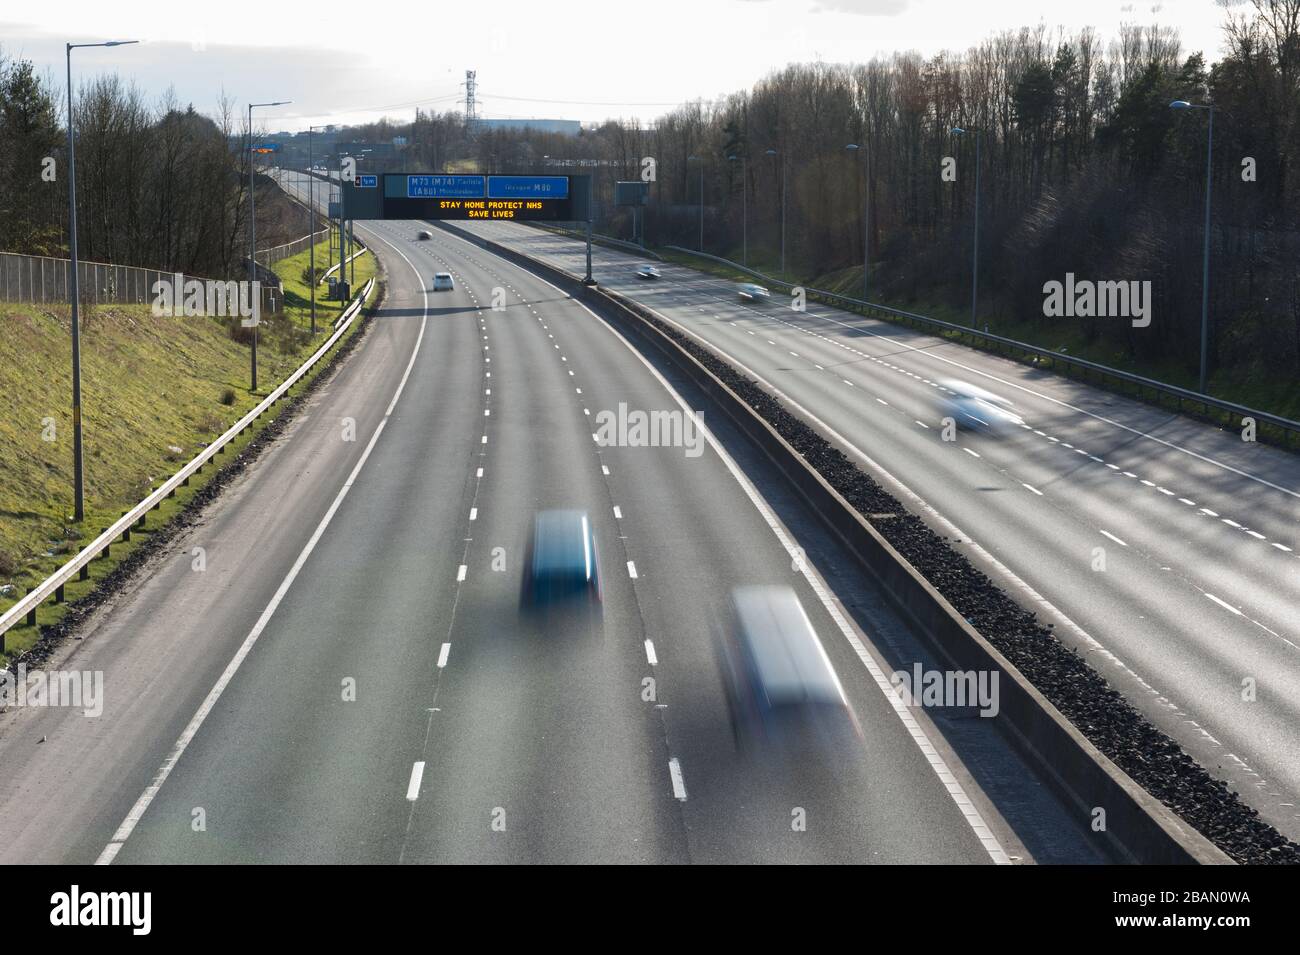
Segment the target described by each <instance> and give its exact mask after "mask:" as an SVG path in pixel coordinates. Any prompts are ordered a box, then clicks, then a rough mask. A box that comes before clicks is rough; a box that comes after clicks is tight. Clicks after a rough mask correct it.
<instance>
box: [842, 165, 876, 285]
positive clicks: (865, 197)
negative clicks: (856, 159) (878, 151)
mask: <svg viewBox="0 0 1300 955" xmlns="http://www.w3.org/2000/svg"><path fill="white" fill-rule="evenodd" d="M844 148H845V149H847V150H849V151H850V152H854V153H856V152H857V151H858V150H862V155H863V157H865V159H866V165H865V168H864V169H863V172H862V180H863V185H862V301H864V302H867V301H870V298H869V297H868V295H867V290H868V282H867V273H868V272H869V271H870V268H871V176H870V165H869V164H870V162H871V154H870V153H869V152H868V151H867V150H866V149H865V148H864V147H862V146H859V145H858V144H857V143H849V144H848V145H846V146H845V147H844Z"/></svg>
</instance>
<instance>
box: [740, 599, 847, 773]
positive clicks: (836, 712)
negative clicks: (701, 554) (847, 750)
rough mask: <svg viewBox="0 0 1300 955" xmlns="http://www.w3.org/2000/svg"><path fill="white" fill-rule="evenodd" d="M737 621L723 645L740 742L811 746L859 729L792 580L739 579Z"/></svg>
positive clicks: (803, 748) (840, 739)
mask: <svg viewBox="0 0 1300 955" xmlns="http://www.w3.org/2000/svg"><path fill="white" fill-rule="evenodd" d="M731 606H732V611H733V617H734V626H733V628H732V632H731V634H730V635H729V636H728V637H724V638H723V639H722V641H721V646H720V657H721V659H720V664H721V667H722V677H723V687H724V689H725V691H726V696H727V707H728V710H729V712H730V716H731V726H732V733H733V735H734V737H735V740H736V742H737V744H738V745H740V746H741V747H742V748H751V747H754V746H763V745H774V746H777V747H782V748H784V747H793V748H795V749H798V750H800V751H806V750H807V749H808V748H809V746H810V745H811V746H812V747H814V748H815V747H816V746H817V744H819V743H825V742H827V741H830V740H834V741H837V742H843V741H845V740H846V739H847V738H849V737H861V735H862V730H861V727H860V726H859V725H858V721H857V717H855V716H854V715H853V711H852V710H851V709H850V708H849V705H848V701H847V700H846V699H845V696H844V689H843V687H842V686H841V685H840V681H839V677H837V676H836V675H835V670H834V669H833V668H832V666H831V661H830V659H829V658H828V657H827V656H826V651H825V649H824V648H823V647H822V644H821V641H820V640H818V639H817V634H816V633H815V632H814V630H813V626H812V622H811V621H810V620H809V619H808V614H807V613H805V612H804V609H803V605H802V604H800V603H799V598H798V596H796V595H795V592H794V591H793V590H791V589H790V588H789V587H784V586H753V587H738V588H736V589H735V590H733V591H732V593H731Z"/></svg>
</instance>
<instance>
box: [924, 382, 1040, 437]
mask: <svg viewBox="0 0 1300 955" xmlns="http://www.w3.org/2000/svg"><path fill="white" fill-rule="evenodd" d="M939 384H940V385H941V386H942V387H944V388H946V389H948V390H947V391H946V392H944V402H943V411H944V413H945V414H946V415H949V416H951V417H952V418H953V419H954V420H955V421H956V422H957V426H958V427H959V428H969V429H970V430H973V431H984V432H987V433H990V434H997V433H1001V432H1003V431H1007V430H1009V429H1011V428H1013V427H1018V426H1019V425H1022V424H1024V423H1025V419H1024V418H1022V417H1020V415H1018V414H1016V411H1015V405H1013V404H1012V403H1011V402H1010V401H1009V400H1007V399H1006V398H1003V397H1002V396H1001V395H995V394H993V392H991V391H987V390H985V389H984V388H981V387H979V385H972V384H971V383H970V382H968V381H955V380H948V381H941V382H939Z"/></svg>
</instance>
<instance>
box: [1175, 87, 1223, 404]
mask: <svg viewBox="0 0 1300 955" xmlns="http://www.w3.org/2000/svg"><path fill="white" fill-rule="evenodd" d="M1169 108H1170V109H1203V110H1205V111H1206V112H1207V113H1209V114H1210V121H1209V128H1208V131H1207V134H1206V137H1205V245H1204V248H1203V249H1202V252H1201V389H1200V390H1201V394H1205V393H1206V388H1207V386H1208V385H1207V377H1208V372H1209V342H1210V185H1211V182H1212V180H1211V178H1210V171H1211V169H1212V168H1213V167H1212V161H1213V159H1214V107H1213V106H1203V105H1201V104H1200V103H1189V102H1187V101H1186V100H1182V99H1176V100H1174V101H1173V102H1172V103H1170V104H1169Z"/></svg>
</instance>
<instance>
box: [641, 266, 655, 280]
mask: <svg viewBox="0 0 1300 955" xmlns="http://www.w3.org/2000/svg"><path fill="white" fill-rule="evenodd" d="M636 277H637V278H639V279H657V278H659V270H658V269H657V268H655V267H654V266H653V265H648V264H647V265H642V266H640V267H639V268H638V269H637V270H636Z"/></svg>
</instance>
